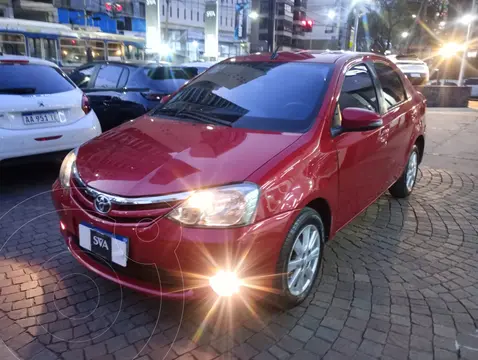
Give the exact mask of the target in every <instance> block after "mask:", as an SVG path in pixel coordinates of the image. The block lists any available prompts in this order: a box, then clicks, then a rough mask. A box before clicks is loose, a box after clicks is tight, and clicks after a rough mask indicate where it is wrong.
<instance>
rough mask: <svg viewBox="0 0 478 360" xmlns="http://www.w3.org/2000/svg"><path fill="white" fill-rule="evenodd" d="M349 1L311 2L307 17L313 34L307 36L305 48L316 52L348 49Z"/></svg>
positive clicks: (312, 0) (318, 0) (325, 0)
mask: <svg viewBox="0 0 478 360" xmlns="http://www.w3.org/2000/svg"><path fill="white" fill-rule="evenodd" d="M349 2H350V1H348V0H309V4H308V12H307V16H308V18H309V19H311V20H312V21H313V27H312V32H310V33H306V34H305V40H304V48H306V49H314V50H325V49H329V50H338V49H347V48H348V44H347V42H348V41H347V38H348V37H349V36H350V31H349V29H348V26H347V21H348V11H347V5H348V4H349Z"/></svg>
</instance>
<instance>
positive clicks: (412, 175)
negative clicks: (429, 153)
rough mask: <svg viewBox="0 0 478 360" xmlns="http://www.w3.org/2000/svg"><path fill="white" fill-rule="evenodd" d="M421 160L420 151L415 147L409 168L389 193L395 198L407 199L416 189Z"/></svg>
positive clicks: (408, 163) (409, 159)
mask: <svg viewBox="0 0 478 360" xmlns="http://www.w3.org/2000/svg"><path fill="white" fill-rule="evenodd" d="M419 159H420V151H419V150H418V146H417V145H413V148H412V151H411V152H410V156H409V157H408V162H407V166H406V167H405V170H403V174H402V176H400V178H399V179H398V180H397V181H396V182H395V184H393V185H392V186H391V187H390V189H388V191H389V192H390V194H391V195H392V196H393V197H396V198H406V197H407V196H408V195H410V194H411V193H412V191H413V188H414V187H415V183H416V181H417V174H418V162H419Z"/></svg>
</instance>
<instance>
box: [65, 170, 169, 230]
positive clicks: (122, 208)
mask: <svg viewBox="0 0 478 360" xmlns="http://www.w3.org/2000/svg"><path fill="white" fill-rule="evenodd" d="M70 189H71V191H70V194H71V198H72V199H73V200H74V201H75V202H76V204H77V205H78V206H79V207H81V208H82V209H84V210H85V211H86V212H88V213H90V214H91V215H93V216H95V217H98V218H100V219H102V220H105V221H109V222H113V223H122V224H138V225H139V226H148V225H150V224H151V223H152V222H153V221H155V220H156V219H158V218H161V217H163V216H164V215H166V214H167V213H169V212H170V211H171V209H172V208H173V207H174V206H175V205H177V204H178V202H163V203H156V204H143V205H131V204H128V205H118V204H113V205H112V208H111V210H110V212H109V213H108V214H107V215H104V214H100V213H98V212H97V211H96V209H95V207H94V203H93V202H94V198H93V197H92V196H91V195H90V194H89V193H88V192H87V191H86V190H85V187H84V185H83V184H81V183H80V182H79V181H78V180H77V179H75V178H73V179H72V181H71V186H70Z"/></svg>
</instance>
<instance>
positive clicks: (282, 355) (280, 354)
mask: <svg viewBox="0 0 478 360" xmlns="http://www.w3.org/2000/svg"><path fill="white" fill-rule="evenodd" d="M269 352H270V353H271V354H272V355H274V356H275V357H276V358H277V359H286V358H288V357H290V354H289V353H288V352H287V351H285V350H283V349H281V348H280V347H278V346H276V345H274V346H271V347H270V349H269Z"/></svg>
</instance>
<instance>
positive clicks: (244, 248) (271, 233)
mask: <svg viewBox="0 0 478 360" xmlns="http://www.w3.org/2000/svg"><path fill="white" fill-rule="evenodd" d="M52 197H53V202H54V204H55V207H56V209H57V211H58V214H59V217H60V221H61V222H62V223H63V224H64V226H65V228H64V230H62V235H63V236H64V238H65V240H66V243H67V246H68V248H69V249H70V251H71V253H72V254H73V256H74V257H75V258H76V259H77V260H78V261H79V262H80V263H81V264H82V265H84V266H85V267H87V268H88V269H90V270H91V271H94V272H95V273H97V274H98V275H100V276H102V277H104V278H106V279H108V280H111V281H113V282H115V283H118V284H120V285H122V286H125V287H128V288H131V289H133V290H136V291H140V292H143V293H147V294H150V295H155V296H161V297H164V298H170V299H193V298H202V297H204V296H205V295H206V294H209V293H210V292H211V290H210V288H209V278H210V277H211V276H213V275H214V274H215V273H216V272H217V271H218V270H234V271H236V272H237V274H238V276H239V277H240V278H241V279H246V281H245V283H246V288H247V285H248V284H249V285H251V287H253V288H255V289H258V288H261V289H270V288H272V287H273V281H274V276H273V274H275V272H276V264H277V259H278V257H279V253H280V250H281V248H282V244H283V242H284V239H285V236H286V234H287V231H288V229H289V228H290V226H291V224H292V222H293V221H294V219H295V217H296V215H297V211H291V212H287V213H283V214H280V215H277V216H275V217H272V218H269V219H266V220H264V221H262V222H259V223H256V224H253V225H251V226H246V227H239V228H230V229H211V228H187V227H182V226H181V225H180V224H178V223H176V222H174V221H171V220H169V219H167V218H166V217H162V218H158V219H156V220H154V221H152V222H147V223H146V225H144V223H142V222H141V220H140V219H138V221H137V222H136V223H131V222H128V223H118V222H113V221H108V220H105V219H104V218H101V217H98V216H97V215H96V214H95V213H92V212H91V211H87V210H85V209H84V208H82V207H81V206H80V205H79V204H78V203H77V202H76V200H75V199H74V198H72V197H71V196H70V192H69V191H65V190H63V189H62V188H61V186H60V185H59V183H58V181H56V182H55V184H54V185H53V192H52ZM132 215H134V213H133V212H132ZM80 223H87V224H90V225H92V226H94V227H97V228H100V229H102V230H105V231H108V232H111V233H114V234H118V235H121V236H124V237H127V238H128V239H129V253H128V263H127V266H126V267H121V266H119V265H115V264H112V263H109V262H107V261H106V260H104V259H102V258H99V257H97V256H94V255H93V254H92V253H90V252H89V251H87V250H84V249H82V248H81V247H80V246H79V245H78V244H79V243H78V236H79V230H78V226H79V224H80ZM150 275H152V276H150ZM241 291H242V290H241ZM245 291H249V290H247V289H245ZM254 292H256V294H254V296H259V297H260V296H262V295H261V294H257V293H258V292H260V291H256V290H254Z"/></svg>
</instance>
